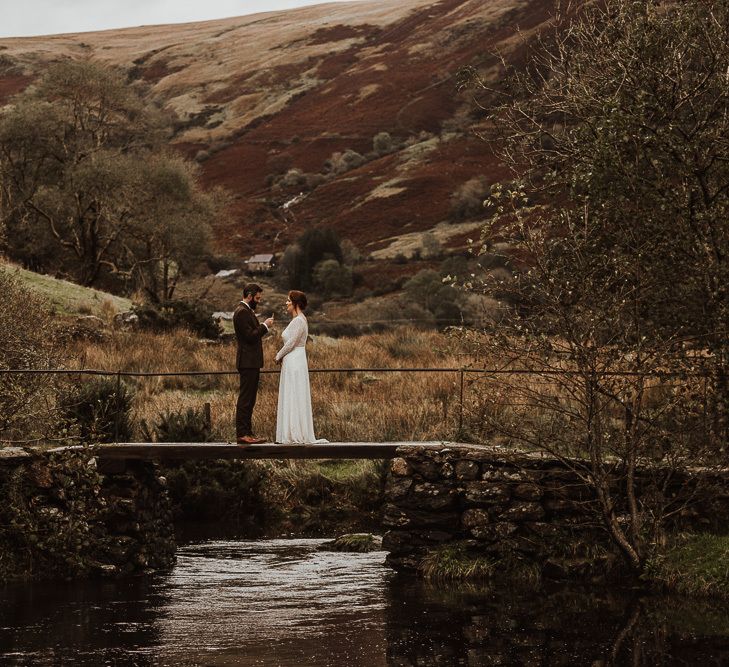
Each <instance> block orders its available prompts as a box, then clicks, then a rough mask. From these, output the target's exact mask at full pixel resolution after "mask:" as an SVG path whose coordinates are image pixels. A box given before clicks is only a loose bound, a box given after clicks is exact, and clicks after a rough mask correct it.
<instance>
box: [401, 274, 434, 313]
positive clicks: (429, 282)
mask: <svg viewBox="0 0 729 667" xmlns="http://www.w3.org/2000/svg"><path fill="white" fill-rule="evenodd" d="M442 288H443V280H442V278H441V277H440V274H439V273H438V272H437V271H433V270H432V269H423V270H422V271H418V273H416V274H415V275H414V276H413V277H412V278H410V279H409V280H408V281H407V282H406V283H405V284H404V285H403V290H404V292H405V296H406V297H407V299H408V301H411V302H413V303H417V304H420V305H421V306H423V307H424V308H426V309H427V310H430V311H431V312H433V311H434V310H435V308H436V306H437V304H438V293H439V292H440V290H441V289H442Z"/></svg>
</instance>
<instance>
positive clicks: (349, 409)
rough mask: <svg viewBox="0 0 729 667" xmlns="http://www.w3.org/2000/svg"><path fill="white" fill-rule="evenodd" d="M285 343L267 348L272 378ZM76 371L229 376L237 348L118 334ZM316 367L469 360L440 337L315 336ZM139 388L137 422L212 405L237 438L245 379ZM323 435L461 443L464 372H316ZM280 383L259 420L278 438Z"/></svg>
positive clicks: (218, 432)
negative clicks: (458, 433)
mask: <svg viewBox="0 0 729 667" xmlns="http://www.w3.org/2000/svg"><path fill="white" fill-rule="evenodd" d="M280 344H281V341H280V338H278V337H276V336H274V337H270V338H268V339H266V340H264V356H265V358H266V360H267V365H266V367H265V369H264V370H274V369H275V367H274V366H273V365H272V363H271V360H272V359H273V357H274V355H275V351H276V349H278V346H280ZM76 345H77V347H76V348H75V349H74V350H73V353H74V357H75V359H76V361H75V367H77V368H82V367H83V368H93V369H104V370H110V371H117V370H119V371H123V372H180V371H204V372H231V371H234V370H235V345H234V344H223V345H205V344H203V343H201V342H200V341H198V340H196V339H195V338H193V337H192V336H189V335H187V334H186V333H184V332H177V333H174V334H166V335H160V334H157V335H155V334H149V333H116V334H114V335H113V337H112V338H111V339H110V340H107V341H105V342H103V343H98V344H97V343H91V344H89V343H86V344H81V343H77V344H76ZM308 354H309V367H310V369H312V370H316V369H332V368H345V369H346V368H386V369H396V368H426V367H428V368H430V367H435V368H457V367H459V366H461V365H462V364H463V363H464V362H465V361H466V360H465V359H464V357H463V355H462V354H461V353H460V351H459V348H458V346H457V345H456V344H455V342H454V341H453V340H451V339H449V338H448V337H447V336H444V335H443V334H439V333H435V332H424V331H415V330H411V329H399V330H397V331H392V332H387V333H381V334H371V335H367V336H361V337H359V338H352V339H349V338H344V339H332V338H327V337H324V336H317V337H315V338H314V340H313V341H312V342H310V343H309V346H308ZM126 381H127V382H129V383H130V384H131V385H133V386H134V387H135V389H136V398H135V406H134V412H135V414H134V418H135V421H136V422H137V423H139V422H140V420H142V419H144V420H145V421H147V422H148V423H149V422H152V421H154V420H155V419H156V417H157V416H158V415H159V414H160V413H161V412H163V411H169V410H182V409H186V408H188V407H200V406H202V404H204V403H210V405H211V413H212V419H213V434H214V437H215V439H216V440H220V441H229V440H232V439H233V437H234V413H235V401H236V398H237V381H238V378H237V375H236V374H232V375H212V376H195V377H174V376H173V377H150V378H127V379H126ZM311 390H312V402H313V412H314V425H315V430H316V435H317V437H321V438H326V439H328V440H330V441H332V442H339V441H342V442H356V441H373V442H378V441H387V440H395V441H409V440H441V439H444V440H445V439H453V438H454V437H455V435H456V429H457V426H458V392H459V377H458V374H457V373H454V372H449V373H440V372H426V373H407V372H376V371H363V372H360V371H341V372H336V373H316V372H313V373H312V374H311ZM277 395H278V376H277V375H276V374H275V373H266V374H264V375H263V376H262V379H261V386H260V390H259V395H258V403H257V405H256V409H255V412H254V427H255V430H256V432H257V433H259V434H261V435H263V436H267V437H273V435H274V433H275V424H276V403H277Z"/></svg>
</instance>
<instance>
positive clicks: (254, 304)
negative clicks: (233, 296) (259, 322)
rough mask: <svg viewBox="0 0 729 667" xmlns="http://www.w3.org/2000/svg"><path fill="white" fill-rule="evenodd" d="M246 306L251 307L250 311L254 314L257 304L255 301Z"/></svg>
mask: <svg viewBox="0 0 729 667" xmlns="http://www.w3.org/2000/svg"><path fill="white" fill-rule="evenodd" d="M248 305H249V306H250V307H251V310H252V311H254V312H255V310H256V306H257V305H258V304H257V303H256V302H255V301H251V302H250V303H249V304H248Z"/></svg>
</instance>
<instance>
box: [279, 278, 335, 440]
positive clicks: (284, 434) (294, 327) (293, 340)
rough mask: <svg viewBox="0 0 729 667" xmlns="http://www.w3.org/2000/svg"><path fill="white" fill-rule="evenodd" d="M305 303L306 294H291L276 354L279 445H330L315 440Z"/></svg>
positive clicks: (297, 292) (293, 291)
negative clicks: (278, 371)
mask: <svg viewBox="0 0 729 667" xmlns="http://www.w3.org/2000/svg"><path fill="white" fill-rule="evenodd" d="M306 303H307V301H306V294H304V293H303V292H299V291H298V290H291V291H290V292H289V298H288V299H287V300H286V311H287V312H288V313H289V315H291V322H290V323H289V325H288V326H287V327H286V328H285V329H284V331H283V333H282V334H281V337H282V338H283V347H282V348H281V349H280V350H279V351H278V352H277V353H276V363H277V364H281V379H280V380H279V385H278V412H277V415H276V442H277V443H280V444H284V445H290V444H322V443H326V442H328V441H327V440H317V439H316V438H315V437H314V420H313V418H312V416H311V390H310V389H309V366H308V364H307V362H306V337H307V336H308V335H309V325H308V323H307V321H306V317H305V315H304V310H305V309H306Z"/></svg>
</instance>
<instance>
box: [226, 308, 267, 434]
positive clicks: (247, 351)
mask: <svg viewBox="0 0 729 667" xmlns="http://www.w3.org/2000/svg"><path fill="white" fill-rule="evenodd" d="M233 326H234V328H235V337H236V339H237V341H238V354H237V356H236V367H237V368H238V375H239V376H240V392H239V393H238V403H237V405H236V411H235V431H236V437H238V438H240V437H242V436H244V435H253V427H252V425H251V419H252V416H253V407H254V406H255V405H256V395H257V393H258V381H259V378H260V375H261V367H262V366H263V344H262V343H261V339H262V338H263V337H264V336H265V335H266V334H267V333H268V327H266V325H265V324H260V323H259V321H258V319H257V318H256V315H255V313H254V312H253V311H252V310H251V308H250V306H248V304H246V303H245V302H243V301H241V302H240V304H238V307H237V308H236V309H235V313H233Z"/></svg>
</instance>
